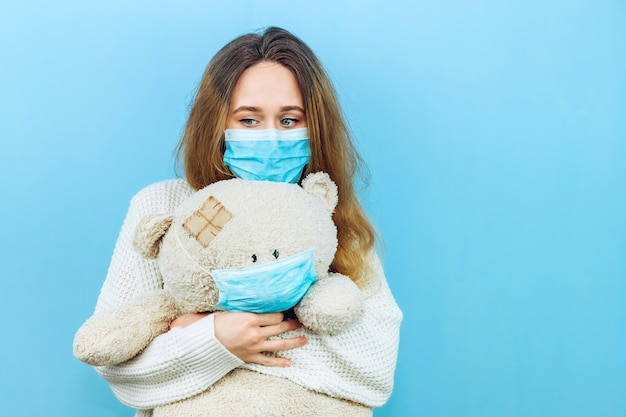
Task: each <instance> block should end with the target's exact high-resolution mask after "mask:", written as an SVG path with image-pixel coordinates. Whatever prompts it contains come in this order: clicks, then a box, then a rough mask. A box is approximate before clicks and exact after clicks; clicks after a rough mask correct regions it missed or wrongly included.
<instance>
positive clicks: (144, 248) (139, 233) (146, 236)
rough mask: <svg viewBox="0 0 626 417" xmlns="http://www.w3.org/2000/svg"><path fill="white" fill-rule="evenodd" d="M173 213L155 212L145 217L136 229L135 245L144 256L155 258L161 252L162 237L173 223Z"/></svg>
mask: <svg viewBox="0 0 626 417" xmlns="http://www.w3.org/2000/svg"><path fill="white" fill-rule="evenodd" d="M173 219H174V216H173V215H171V214H153V215H150V216H146V217H144V218H143V219H142V220H141V221H140V222H139V224H138V225H137V229H135V238H134V240H133V246H134V247H135V249H136V250H137V252H139V253H140V254H141V255H142V256H143V257H145V258H150V259H154V258H156V257H157V255H158V254H159V249H160V247H161V238H162V237H163V236H164V235H165V233H166V232H167V231H168V229H169V228H170V226H171V225H172V220H173Z"/></svg>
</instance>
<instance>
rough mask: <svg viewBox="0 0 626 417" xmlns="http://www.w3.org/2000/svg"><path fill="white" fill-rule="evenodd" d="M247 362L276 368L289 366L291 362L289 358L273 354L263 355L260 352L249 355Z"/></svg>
mask: <svg viewBox="0 0 626 417" xmlns="http://www.w3.org/2000/svg"><path fill="white" fill-rule="evenodd" d="M247 362H248V363H256V364H259V365H264V366H273V367H278V368H286V367H288V366H291V362H290V361H289V359H285V358H277V357H275V356H269V355H264V354H262V353H259V354H257V355H254V356H252V357H250V358H249V359H248V361H247Z"/></svg>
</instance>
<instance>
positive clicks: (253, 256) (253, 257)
mask: <svg viewBox="0 0 626 417" xmlns="http://www.w3.org/2000/svg"><path fill="white" fill-rule="evenodd" d="M254 262H256V255H255V254H252V263H254Z"/></svg>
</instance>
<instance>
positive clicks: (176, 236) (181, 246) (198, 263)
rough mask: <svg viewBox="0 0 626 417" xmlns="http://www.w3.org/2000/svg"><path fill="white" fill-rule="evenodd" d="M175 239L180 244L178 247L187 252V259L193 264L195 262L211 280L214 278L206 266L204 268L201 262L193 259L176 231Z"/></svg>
mask: <svg viewBox="0 0 626 417" xmlns="http://www.w3.org/2000/svg"><path fill="white" fill-rule="evenodd" d="M174 237H175V238H176V241H177V242H178V245H179V246H180V248H181V249H182V250H183V252H185V255H187V257H188V258H189V259H190V260H191V262H193V263H194V264H196V265H198V266H199V267H200V269H202V270H203V271H204V272H206V273H207V274H208V275H209V276H210V277H211V278H213V274H212V273H211V272H209V270H207V269H206V268H205V267H204V266H202V264H200V262H198V261H196V260H195V259H194V258H193V256H191V254H190V253H189V252H188V251H187V249H186V248H185V246H184V245H183V242H181V241H180V237H179V236H178V231H177V230H174Z"/></svg>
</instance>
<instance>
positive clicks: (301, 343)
mask: <svg viewBox="0 0 626 417" xmlns="http://www.w3.org/2000/svg"><path fill="white" fill-rule="evenodd" d="M306 342H307V340H306V337H305V336H300V346H304V345H306Z"/></svg>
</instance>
